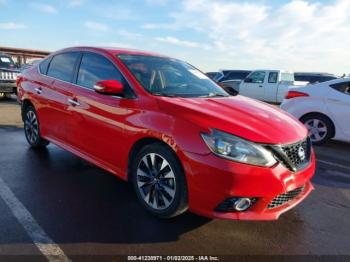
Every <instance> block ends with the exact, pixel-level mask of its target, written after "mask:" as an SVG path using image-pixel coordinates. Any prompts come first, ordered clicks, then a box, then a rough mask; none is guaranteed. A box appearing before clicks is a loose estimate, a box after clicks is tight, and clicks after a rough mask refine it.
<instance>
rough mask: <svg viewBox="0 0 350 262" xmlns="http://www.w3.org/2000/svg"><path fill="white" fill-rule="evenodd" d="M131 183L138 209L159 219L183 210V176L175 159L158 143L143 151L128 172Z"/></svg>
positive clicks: (164, 146)
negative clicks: (144, 210) (138, 203)
mask: <svg viewBox="0 0 350 262" xmlns="http://www.w3.org/2000/svg"><path fill="white" fill-rule="evenodd" d="M131 172H132V173H131V175H132V183H133V187H134V189H135V192H136V195H137V198H138V200H139V201H140V203H141V205H142V206H143V207H144V208H145V209H146V210H148V211H149V212H150V213H151V214H153V215H155V216H157V217H160V218H171V217H175V216H178V215H180V214H182V213H184V212H185V211H186V210H187V208H188V205H187V185H186V179H185V174H184V171H183V169H182V166H181V164H180V161H179V160H178V158H177V156H176V155H175V153H174V152H172V150H171V149H170V148H168V147H167V146H166V145H163V144H161V143H154V144H150V145H147V146H145V147H143V148H142V149H141V150H140V152H139V153H138V154H137V155H136V158H135V160H134V161H133V165H132V168H131Z"/></svg>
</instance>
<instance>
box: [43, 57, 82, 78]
mask: <svg viewBox="0 0 350 262" xmlns="http://www.w3.org/2000/svg"><path fill="white" fill-rule="evenodd" d="M78 56H79V53H77V52H70V53H63V54H59V55H55V56H54V57H53V58H52V61H51V63H50V66H49V71H48V72H47V75H48V76H51V77H54V78H57V79H60V80H63V81H66V82H72V81H73V75H74V66H75V63H76V61H77V58H78Z"/></svg>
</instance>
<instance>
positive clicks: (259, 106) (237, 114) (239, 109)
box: [158, 96, 308, 144]
mask: <svg viewBox="0 0 350 262" xmlns="http://www.w3.org/2000/svg"><path fill="white" fill-rule="evenodd" d="M158 102H159V107H160V110H161V111H162V112H167V113H170V114H172V115H174V116H176V117H180V118H183V119H186V120H187V121H191V122H192V123H195V124H197V125H198V126H200V127H201V128H203V131H204V130H208V129H209V128H215V129H219V130H221V131H224V132H227V133H230V134H233V135H236V136H239V137H242V138H244V139H247V140H250V141H254V142H259V143H266V144H290V143H294V142H298V141H300V140H302V139H304V138H305V137H306V136H307V133H308V132H307V129H306V128H305V127H304V126H303V125H302V124H301V123H300V122H299V121H298V120H297V119H295V118H294V117H292V116H291V115H289V114H288V113H286V112H284V111H282V110H281V109H279V108H277V107H276V106H272V105H268V104H266V103H263V102H260V101H257V100H254V99H250V98H247V97H243V96H234V97H217V98H180V97H176V98H173V97H159V98H158Z"/></svg>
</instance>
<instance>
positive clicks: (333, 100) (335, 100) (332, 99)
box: [328, 98, 340, 102]
mask: <svg viewBox="0 0 350 262" xmlns="http://www.w3.org/2000/svg"><path fill="white" fill-rule="evenodd" d="M328 101H332V102H340V100H338V99H334V98H328Z"/></svg>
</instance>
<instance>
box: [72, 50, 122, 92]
mask: <svg viewBox="0 0 350 262" xmlns="http://www.w3.org/2000/svg"><path fill="white" fill-rule="evenodd" d="M101 80H118V81H119V82H123V77H122V75H121V73H120V72H119V71H118V70H117V69H116V67H115V66H114V65H113V64H112V62H110V61H109V60H108V59H107V58H104V57H103V56H101V55H98V54H94V53H84V55H83V58H82V60H81V64H80V68H79V74H78V80H77V84H78V85H81V86H85V87H88V88H93V86H94V85H95V83H96V82H98V81H101Z"/></svg>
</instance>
